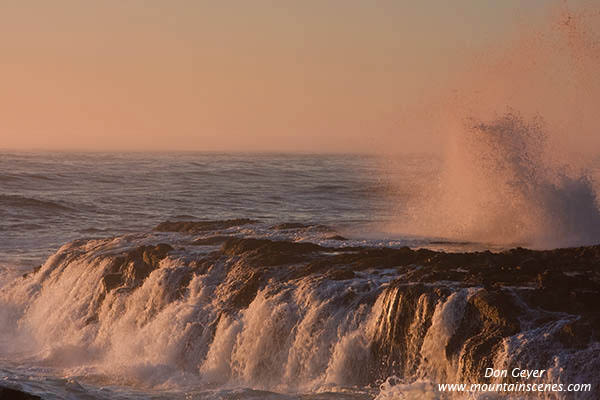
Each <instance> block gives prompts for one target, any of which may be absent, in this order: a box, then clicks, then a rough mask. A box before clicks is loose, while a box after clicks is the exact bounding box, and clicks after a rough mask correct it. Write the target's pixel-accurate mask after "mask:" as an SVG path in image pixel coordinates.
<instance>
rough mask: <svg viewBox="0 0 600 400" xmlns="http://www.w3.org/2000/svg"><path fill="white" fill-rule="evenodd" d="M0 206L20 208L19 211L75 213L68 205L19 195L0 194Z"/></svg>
mask: <svg viewBox="0 0 600 400" xmlns="http://www.w3.org/2000/svg"><path fill="white" fill-rule="evenodd" d="M0 204H1V205H3V206H7V207H11V208H21V209H38V210H46V211H62V212H68V211H75V209H74V208H72V207H71V206H69V205H66V204H64V203H63V202H58V201H52V200H41V199H36V198H31V197H25V196H20V195H7V194H0Z"/></svg>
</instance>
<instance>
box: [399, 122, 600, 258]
mask: <svg viewBox="0 0 600 400" xmlns="http://www.w3.org/2000/svg"><path fill="white" fill-rule="evenodd" d="M543 126H544V125H543V122H542V121H541V119H539V118H538V119H534V120H533V121H531V122H526V121H525V120H524V119H523V118H522V117H521V116H520V115H519V114H518V113H516V112H514V111H509V112H507V113H506V114H504V115H503V116H501V117H499V118H497V119H495V120H493V121H492V122H489V123H482V122H476V121H470V122H469V126H467V128H466V129H465V130H464V133H463V134H462V135H460V136H458V137H457V138H456V140H455V141H454V143H453V144H452V148H451V149H450V150H449V152H448V156H447V158H446V161H445V163H446V164H445V169H444V171H443V173H442V175H441V178H440V182H439V184H438V185H437V186H434V187H433V188H432V189H433V190H431V192H430V193H427V194H426V197H425V198H419V199H418V201H419V202H420V205H419V207H418V208H416V207H413V210H414V213H413V214H412V215H411V219H412V220H411V221H410V226H411V227H412V228H413V229H414V228H415V227H416V228H417V230H416V232H414V233H420V234H425V235H429V236H435V235H439V236H444V237H447V238H451V239H453V240H469V241H479V242H489V243H496V244H505V245H509V244H521V245H528V246H533V247H538V248H540V247H541V248H543V247H555V246H572V245H589V244H594V243H596V242H598V241H600V211H599V209H598V202H597V197H596V193H595V192H594V188H593V185H592V181H591V179H590V177H589V176H588V175H587V174H586V173H585V171H584V172H581V171H573V170H572V169H571V168H569V167H568V166H566V165H561V164H556V163H553V162H552V161H551V160H550V157H549V154H548V152H547V151H546V150H547V146H546V135H545V133H544V130H543Z"/></svg>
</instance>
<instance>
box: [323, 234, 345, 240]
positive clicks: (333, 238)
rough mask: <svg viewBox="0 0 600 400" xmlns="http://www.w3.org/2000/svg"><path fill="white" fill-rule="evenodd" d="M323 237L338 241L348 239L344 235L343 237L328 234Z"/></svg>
mask: <svg viewBox="0 0 600 400" xmlns="http://www.w3.org/2000/svg"><path fill="white" fill-rule="evenodd" d="M325 239H327V240H337V241H340V242H344V241H346V240H348V239H347V238H345V237H343V236H341V235H333V236H328V237H326V238H325Z"/></svg>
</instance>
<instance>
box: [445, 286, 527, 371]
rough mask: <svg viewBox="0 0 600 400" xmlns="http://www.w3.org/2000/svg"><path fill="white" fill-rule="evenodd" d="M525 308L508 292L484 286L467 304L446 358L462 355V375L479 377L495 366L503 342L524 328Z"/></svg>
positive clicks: (449, 343)
mask: <svg viewBox="0 0 600 400" xmlns="http://www.w3.org/2000/svg"><path fill="white" fill-rule="evenodd" d="M522 312H523V311H522V310H520V308H519V307H518V306H517V305H516V304H515V301H514V300H513V298H512V297H511V295H510V294H509V293H508V292H505V291H502V290H495V291H490V290H485V289H482V290H480V291H479V292H477V293H476V294H474V295H473V296H472V297H471V298H470V299H469V301H468V302H467V304H466V308H465V312H464V315H463V318H462V320H461V322H460V324H459V326H458V328H457V329H456V331H455V333H454V334H453V335H452V337H451V338H450V340H449V341H448V345H447V346H446V357H447V358H448V359H452V358H455V357H460V358H461V361H462V362H461V363H460V365H461V367H462V371H461V374H462V375H463V376H465V377H470V378H472V379H473V380H476V379H477V377H478V374H479V373H480V371H482V370H484V369H485V368H486V366H489V365H493V360H492V358H493V357H494V354H495V353H496V350H497V346H499V345H500V342H501V341H502V340H503V339H504V338H506V337H508V336H512V335H514V334H516V333H518V332H519V331H520V324H519V320H518V317H519V315H521V314H522Z"/></svg>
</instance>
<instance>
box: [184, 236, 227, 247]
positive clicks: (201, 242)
mask: <svg viewBox="0 0 600 400" xmlns="http://www.w3.org/2000/svg"><path fill="white" fill-rule="evenodd" d="M229 238H230V236H219V235H217V236H209V237H206V238H201V239H196V240H194V241H193V242H192V244H195V245H197V246H214V245H218V244H222V243H223V242H225V241H226V240H227V239H229Z"/></svg>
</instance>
